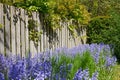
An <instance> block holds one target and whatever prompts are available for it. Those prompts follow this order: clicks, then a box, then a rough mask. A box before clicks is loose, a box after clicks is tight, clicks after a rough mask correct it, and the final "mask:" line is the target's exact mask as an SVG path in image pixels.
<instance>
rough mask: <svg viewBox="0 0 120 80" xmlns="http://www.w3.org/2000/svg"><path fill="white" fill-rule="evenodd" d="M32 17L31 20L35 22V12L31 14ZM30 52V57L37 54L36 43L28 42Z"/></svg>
mask: <svg viewBox="0 0 120 80" xmlns="http://www.w3.org/2000/svg"><path fill="white" fill-rule="evenodd" d="M32 17H33V20H34V21H35V22H36V12H33V13H32ZM35 27H36V23H35ZM30 52H31V53H32V56H34V55H36V53H37V46H36V42H35V41H32V40H30Z"/></svg>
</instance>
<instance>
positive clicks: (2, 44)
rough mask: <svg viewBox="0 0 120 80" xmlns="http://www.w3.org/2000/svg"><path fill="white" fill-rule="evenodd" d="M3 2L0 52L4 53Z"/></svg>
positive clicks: (0, 7)
mask: <svg viewBox="0 0 120 80" xmlns="http://www.w3.org/2000/svg"><path fill="white" fill-rule="evenodd" d="M3 14H4V13H3V4H0V53H2V54H4V22H3Z"/></svg>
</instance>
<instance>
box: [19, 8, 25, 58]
mask: <svg viewBox="0 0 120 80" xmlns="http://www.w3.org/2000/svg"><path fill="white" fill-rule="evenodd" d="M20 10H21V15H20V16H21V19H20V22H21V55H22V56H23V57H24V56H25V15H24V14H25V12H24V9H20Z"/></svg>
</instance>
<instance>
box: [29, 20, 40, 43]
mask: <svg viewBox="0 0 120 80" xmlns="http://www.w3.org/2000/svg"><path fill="white" fill-rule="evenodd" d="M28 29H29V38H30V40H32V41H34V42H35V44H36V45H37V42H38V41H39V39H40V36H41V34H42V31H38V25H37V22H36V21H35V20H33V19H29V20H28Z"/></svg>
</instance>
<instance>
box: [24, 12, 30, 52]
mask: <svg viewBox="0 0 120 80" xmlns="http://www.w3.org/2000/svg"><path fill="white" fill-rule="evenodd" d="M25 49H26V50H25V51H26V52H25V53H26V54H28V53H29V50H30V47H29V29H28V15H27V11H25Z"/></svg>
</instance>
